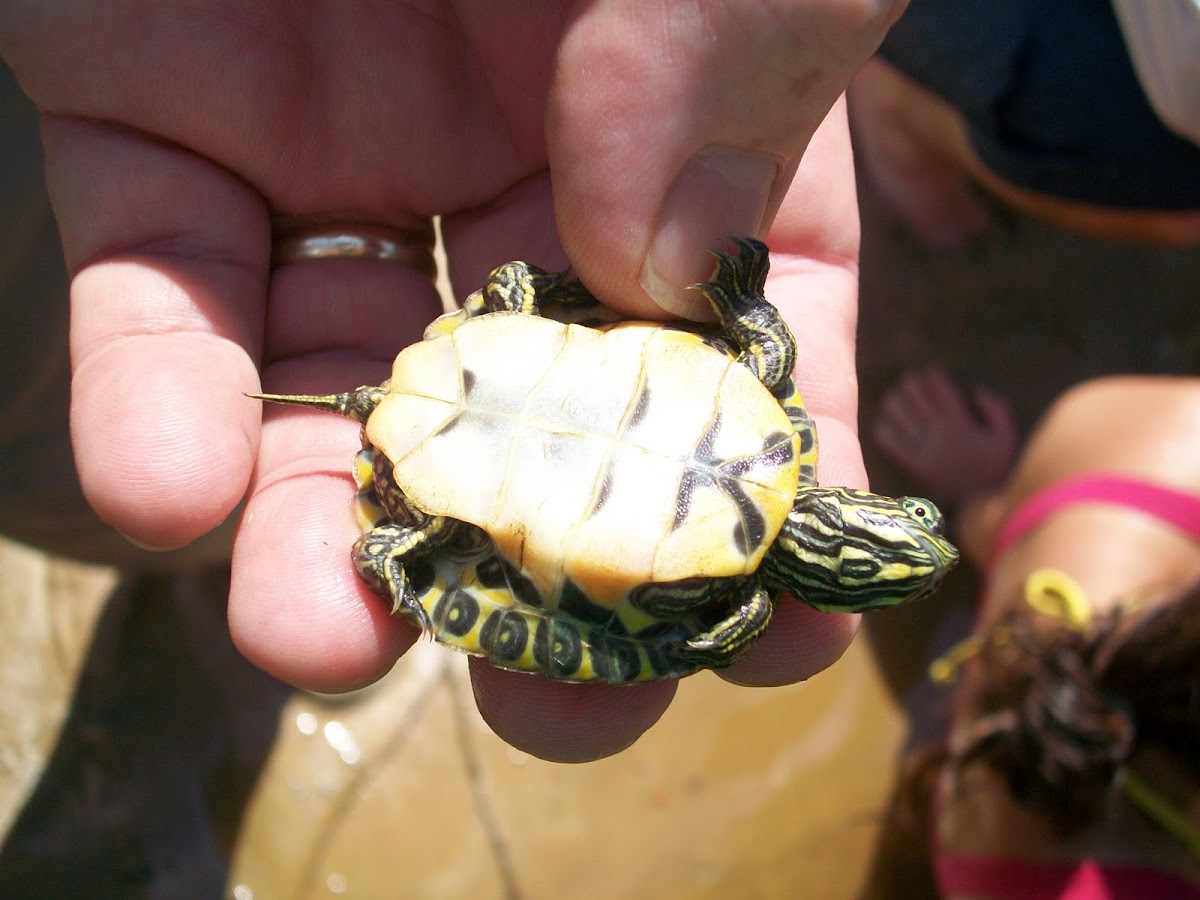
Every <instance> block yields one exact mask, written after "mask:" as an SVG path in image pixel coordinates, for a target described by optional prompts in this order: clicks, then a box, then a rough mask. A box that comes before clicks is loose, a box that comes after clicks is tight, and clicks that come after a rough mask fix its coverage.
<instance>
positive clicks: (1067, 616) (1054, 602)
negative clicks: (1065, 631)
mask: <svg viewBox="0 0 1200 900" xmlns="http://www.w3.org/2000/svg"><path fill="white" fill-rule="evenodd" d="M1025 602H1026V603H1028V604H1029V605H1030V606H1031V607H1032V608H1033V609H1035V610H1036V611H1037V612H1040V613H1041V614H1042V615H1044V616H1051V617H1052V618H1055V619H1061V620H1062V621H1063V622H1064V623H1065V624H1066V625H1067V626H1068V627H1069V628H1072V629H1074V630H1075V631H1083V630H1084V629H1085V628H1087V627H1088V625H1089V624H1090V623H1091V621H1092V605H1091V604H1090V603H1089V602H1088V598H1087V594H1086V593H1084V590H1083V588H1081V587H1080V586H1079V582H1078V581H1076V580H1075V579H1074V578H1072V577H1071V576H1070V575H1068V574H1067V573H1066V572H1061V571H1059V570H1058V569H1037V570H1036V571H1033V572H1030V573H1029V575H1028V576H1027V577H1026V578H1025Z"/></svg>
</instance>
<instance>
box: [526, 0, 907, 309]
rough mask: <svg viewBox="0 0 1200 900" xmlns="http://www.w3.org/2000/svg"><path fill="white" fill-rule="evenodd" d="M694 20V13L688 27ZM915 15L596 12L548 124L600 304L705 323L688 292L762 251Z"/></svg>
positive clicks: (568, 212) (865, 8)
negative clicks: (815, 150)
mask: <svg viewBox="0 0 1200 900" xmlns="http://www.w3.org/2000/svg"><path fill="white" fill-rule="evenodd" d="M682 9H686V10H687V12H686V13H684V12H681V10H682ZM902 9H903V2H902V0H875V2H872V0H791V2H774V3H770V2H765V0H762V2H749V0H745V2H738V3H730V2H719V0H697V2H693V3H690V4H687V5H686V7H681V6H680V5H679V4H672V3H645V2H641V0H615V2H606V3H598V2H597V3H587V4H583V5H582V7H581V9H580V12H579V13H578V14H577V15H576V17H575V18H574V19H573V20H572V22H571V23H570V24H569V25H568V27H567V29H566V31H565V33H564V36H563V40H562V43H561V45H560V50H559V54H558V58H557V63H556V65H557V68H556V71H555V73H554V79H553V83H552V87H551V93H550V102H549V109H548V118H547V142H548V150H549V161H550V171H551V173H552V180H553V187H554V198H555V213H556V216H557V220H558V230H559V235H560V237H561V239H562V243H563V248H564V250H565V251H566V253H567V256H568V257H569V258H570V260H571V262H572V265H573V266H574V269H575V271H576V274H578V275H579V276H580V277H581V278H582V279H583V280H584V281H585V282H586V283H587V284H588V286H589V288H591V290H592V291H593V292H594V293H596V294H597V295H598V296H599V297H601V299H603V300H605V301H606V302H608V303H610V304H612V305H613V306H616V307H617V308H619V309H621V310H622V311H624V312H627V313H630V314H635V315H648V316H653V315H656V314H657V316H659V317H661V316H662V315H663V314H664V312H666V313H670V314H676V315H685V316H693V317H694V316H696V315H697V314H699V315H704V314H705V312H704V307H703V302H702V301H699V298H696V297H694V296H691V295H692V294H694V292H685V290H684V289H685V288H686V286H687V285H689V284H692V283H694V282H696V281H702V280H704V279H705V278H706V277H708V275H709V273H710V272H711V270H712V260H711V259H710V258H708V257H707V255H706V254H704V252H703V251H704V250H705V249H706V248H709V247H716V246H720V245H721V243H722V241H723V239H724V238H726V237H729V236H731V235H762V234H765V232H766V230H767V228H768V226H769V225H770V223H771V221H772V220H773V218H774V216H775V212H776V211H777V210H778V208H779V205H780V203H781V202H782V200H783V197H784V195H785V194H786V192H787V188H788V185H789V184H790V182H791V179H792V176H793V174H794V173H795V171H796V167H797V165H798V164H799V161H800V157H801V156H802V155H803V153H804V150H805V148H806V147H807V145H808V142H809V139H810V138H811V137H812V134H813V132H814V131H815V130H816V128H817V126H818V125H819V124H820V123H821V121H822V119H823V118H824V116H825V114H826V113H827V112H828V111H829V109H830V107H831V106H832V105H833V104H834V102H835V101H836V100H837V98H838V96H839V95H840V94H841V92H842V90H843V89H844V88H845V86H846V84H847V83H848V82H849V80H850V78H851V77H852V76H853V75H854V73H855V71H857V69H858V68H859V66H861V65H862V63H863V62H865V60H866V59H867V58H868V57H869V56H870V54H871V53H872V52H874V50H875V49H876V47H877V46H878V44H879V42H880V41H881V40H882V38H883V35H884V33H885V32H886V30H887V28H888V27H889V25H890V24H891V23H892V22H893V21H894V20H895V18H896V17H897V16H898V15H899V13H900V11H901V10H902Z"/></svg>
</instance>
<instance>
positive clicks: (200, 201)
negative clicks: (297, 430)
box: [43, 116, 270, 547]
mask: <svg viewBox="0 0 1200 900" xmlns="http://www.w3.org/2000/svg"><path fill="white" fill-rule="evenodd" d="M43 142H44V144H45V150H46V168H47V181H48V186H49V191H50V197H51V201H52V203H53V206H54V211H55V215H56V217H57V219H58V224H59V230H60V233H61V236H62V241H63V248H64V252H65V254H66V260H67V265H68V268H69V270H70V272H71V273H72V283H71V334H70V344H71V363H72V369H73V375H72V389H71V434H72V441H73V444H74V450H75V458H76V461H77V465H78V469H79V479H80V483H81V485H82V486H83V490H84V493H85V495H86V496H87V499H88V501H89V502H90V503H91V505H92V506H93V507H94V508H95V509H96V511H97V512H98V513H99V514H100V516H101V517H102V518H103V519H105V520H106V521H107V522H109V523H110V524H111V525H113V526H114V527H115V528H116V529H117V530H119V531H121V532H123V533H124V534H126V535H128V536H130V537H132V538H134V539H135V540H137V541H139V542H141V543H143V544H146V545H151V546H155V547H176V546H180V545H183V544H186V543H188V542H189V541H192V540H194V539H195V538H197V537H199V536H200V535H202V534H204V533H205V532H207V531H208V530H210V529H211V528H213V527H215V526H216V525H218V524H219V523H220V522H221V521H222V520H223V519H224V518H225V517H226V516H227V515H228V514H229V512H230V511H231V510H232V509H233V508H234V506H235V505H236V503H237V502H238V500H239V499H240V498H241V496H242V494H243V492H244V491H245V488H246V484H247V481H248V479H249V475H250V470H251V466H252V464H253V459H254V454H255V452H256V450H257V448H258V436H259V435H258V416H257V410H256V409H255V408H254V407H253V405H251V406H249V407H247V405H246V404H245V403H244V402H243V401H244V398H243V397H242V396H241V392H242V391H244V390H247V389H253V387H254V385H255V383H256V381H257V378H256V372H255V361H256V357H257V352H258V347H259V345H260V344H261V336H262V317H263V304H264V299H265V296H266V290H265V286H266V274H267V259H268V253H269V233H270V232H269V224H268V219H267V214H266V209H265V207H264V205H263V203H262V201H261V200H260V198H259V197H258V196H257V195H256V194H255V193H254V192H253V191H251V190H250V189H249V188H248V187H247V186H246V185H244V184H243V183H241V182H240V181H238V180H237V179H236V178H233V177H232V176H230V175H229V173H227V172H225V171H224V170H222V169H220V168H219V167H216V166H214V165H212V164H210V163H208V162H207V161H205V160H203V159H200V158H199V157H196V156H194V155H193V154H191V153H188V152H187V151H184V150H181V149H179V148H176V147H172V146H169V145H166V144H162V143H158V142H153V141H149V140H146V139H144V138H142V137H141V136H139V135H137V134H135V133H132V132H129V131H126V130H123V129H120V128H115V127H111V126H106V125H101V124H98V123H94V122H84V121H80V120H72V119H61V118H56V117H53V116H50V117H47V118H46V119H45V120H44V123H43Z"/></svg>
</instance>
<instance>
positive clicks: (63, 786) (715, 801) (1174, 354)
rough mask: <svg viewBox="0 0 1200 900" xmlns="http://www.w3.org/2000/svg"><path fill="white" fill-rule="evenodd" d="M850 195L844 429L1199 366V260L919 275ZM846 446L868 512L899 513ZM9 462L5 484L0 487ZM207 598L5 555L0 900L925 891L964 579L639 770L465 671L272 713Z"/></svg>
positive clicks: (915, 251)
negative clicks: (900, 777)
mask: <svg viewBox="0 0 1200 900" xmlns="http://www.w3.org/2000/svg"><path fill="white" fill-rule="evenodd" d="M9 101H11V102H16V101H12V99H11V96H10V97H9ZM7 158H8V159H9V165H10V166H12V165H23V166H26V167H28V165H29V161H28V160H27V159H23V158H21V157H19V156H12V155H10V156H8V157H7ZM8 174H9V175H10V176H12V175H13V174H14V173H12V172H11V171H10V172H9V173H8ZM22 177H23V178H24V179H25V181H26V183H28V182H29V180H30V179H32V178H33V175H32V173H31V172H28V171H27V172H25V173H24V174H23V176H22ZM861 194H862V207H863V218H864V240H863V257H862V273H863V278H862V314H861V322H860V339H859V370H860V377H861V390H862V416H863V421H869V417H870V416H871V414H872V411H873V409H874V407H875V405H876V403H877V402H878V398H879V396H880V393H881V391H882V390H884V389H885V388H886V387H887V386H888V385H889V384H890V383H891V382H892V381H893V380H894V379H895V378H896V376H897V374H898V373H899V372H900V371H902V370H903V369H904V368H906V367H908V366H911V365H914V364H919V363H922V362H925V361H931V360H933V361H939V362H942V363H945V364H946V365H948V366H950V367H951V368H952V369H953V370H954V371H956V372H957V373H958V374H959V375H960V376H961V377H962V378H963V379H964V380H965V381H968V382H975V381H977V382H982V383H986V384H988V385H990V386H992V387H993V388H996V389H998V390H999V391H1001V392H1002V393H1004V394H1005V395H1006V396H1008V397H1009V398H1011V399H1012V400H1013V402H1014V403H1015V404H1016V407H1017V411H1018V414H1019V418H1020V420H1021V422H1022V424H1023V425H1024V426H1025V427H1028V426H1029V425H1030V424H1031V423H1032V422H1033V421H1034V420H1035V418H1036V416H1037V415H1038V413H1039V412H1040V411H1041V410H1042V409H1044V408H1045V407H1046V405H1047V404H1048V403H1049V402H1050V401H1051V399H1052V398H1053V397H1054V396H1055V395H1056V394H1058V393H1059V392H1060V391H1061V390H1062V389H1063V388H1064V387H1066V386H1068V385H1070V384H1072V383H1074V382H1077V381H1079V380H1082V379H1085V378H1088V377H1092V376H1096V375H1101V374H1105V373H1114V372H1131V371H1138V372H1146V371H1156V372H1193V373H1194V372H1196V371H1197V361H1198V358H1200V352H1198V351H1200V302H1198V300H1200V251H1194V250H1193V251H1169V250H1158V249H1150V248H1144V247H1129V246H1114V245H1109V244H1103V243H1099V242H1095V241H1091V240H1087V239H1083V238H1078V237H1074V236H1071V235H1068V234H1064V233H1061V232H1057V231H1055V230H1053V229H1051V228H1048V227H1046V226H1043V225H1040V224H1038V223H1035V222H1031V221H1028V220H1025V219H1019V218H1012V217H1008V218H1006V220H1005V227H1004V228H1003V229H1002V230H1001V231H1000V232H998V233H997V234H996V235H995V236H993V237H992V238H991V239H989V240H988V241H986V242H984V243H982V244H980V245H979V246H978V247H976V248H974V249H973V250H972V251H971V252H970V253H967V254H962V255H959V256H947V255H939V254H935V253H931V252H929V251H927V250H925V249H923V248H922V247H920V246H919V245H918V244H916V243H915V242H914V241H913V240H912V239H911V238H910V237H909V235H908V234H907V233H906V232H905V231H904V230H903V228H901V227H900V225H899V223H898V222H897V221H896V220H895V219H894V218H893V217H892V216H891V215H890V214H889V213H888V212H887V211H886V210H885V209H883V208H882V207H881V206H880V203H879V201H878V200H877V199H876V197H875V196H874V195H873V193H872V191H871V189H870V185H869V184H864V185H863V186H862V190H861ZM22 215H23V216H25V217H26V218H25V220H24V221H25V223H26V225H27V226H28V227H27V228H26V232H27V233H28V234H36V235H41V237H40V238H39V240H41V241H43V244H40V245H38V246H37V247H36V249H37V258H38V259H41V258H43V257H45V256H46V255H47V254H49V256H50V257H51V259H53V256H54V254H53V253H52V252H50V251H48V250H47V248H46V246H45V245H44V241H45V239H46V238H45V234H46V233H47V232H46V231H45V228H44V224H45V222H46V221H48V220H47V218H46V211H45V208H44V198H43V200H42V205H41V206H37V205H36V204H35V205H33V206H26V207H22ZM39 223H40V224H39ZM14 246H15V247H16V248H22V253H26V252H27V251H28V249H29V246H30V244H29V241H26V242H25V243H24V244H22V243H20V242H17V243H16V244H15V245H14V244H13V243H12V242H10V243H9V244H8V248H9V249H8V250H7V251H5V252H4V256H6V257H7V258H5V259H4V260H3V262H4V266H3V269H2V271H3V272H4V273H5V274H6V281H5V282H4V283H3V285H0V288H2V289H4V290H6V291H7V290H22V291H26V292H28V293H29V295H30V296H31V298H35V299H36V298H38V296H39V294H44V293H45V292H46V291H48V290H49V291H54V290H58V291H61V289H62V285H63V283H64V282H63V276H62V273H61V272H54V271H50V269H45V270H44V271H42V270H39V271H41V274H40V275H39V274H38V273H37V272H34V273H32V274H31V273H30V272H29V271H27V270H26V269H24V268H23V266H22V262H23V260H27V259H30V258H33V257H31V256H28V255H24V256H20V257H17V256H16V255H15V253H14V250H13V248H14ZM14 273H15V274H14ZM39 278H40V280H39ZM47 285H49V286H50V287H47ZM57 299H59V300H60V299H61V298H57ZM58 373H59V377H65V368H61V367H60V369H59V370H58ZM10 377H12V376H11V374H10ZM60 412H61V411H60ZM1120 424H1121V423H1120V422H1119V421H1114V423H1113V425H1114V439H1119V436H1120V431H1119V428H1120ZM866 449H867V453H868V462H869V469H870V471H871V473H872V479H873V483H874V486H875V487H876V488H877V489H881V490H885V491H889V492H894V493H900V492H904V491H907V490H910V489H911V486H910V485H906V484H905V483H904V481H903V479H902V478H900V477H899V475H898V474H897V473H896V472H894V471H891V470H889V468H888V467H887V465H886V464H885V463H884V462H883V461H882V460H881V459H879V458H878V457H877V455H876V454H875V453H874V452H873V449H872V448H871V446H870V444H869V442H868V444H867V448H866ZM10 462H11V461H9V460H3V459H0V470H3V469H4V468H5V466H8V469H7V471H4V472H3V475H4V477H5V478H8V479H15V478H17V477H18V474H15V473H14V472H13V471H12V468H11V464H10ZM224 591H225V584H224V574H223V573H222V572H220V571H214V572H208V573H199V574H195V573H194V574H191V575H187V576H179V577H174V578H172V577H163V576H158V577H150V576H145V577H126V578H120V577H118V575H117V574H116V573H114V572H113V571H112V570H109V569H105V568H103V567H89V566H83V565H80V564H78V563H72V562H65V561H61V560H58V559H56V558H53V557H49V556H46V555H45V554H42V553H38V552H35V551H31V550H29V549H28V548H26V547H24V546H22V545H19V544H15V543H11V542H7V543H4V544H3V545H2V546H0V619H2V621H3V622H4V623H5V630H4V640H5V643H6V647H5V652H4V653H3V654H0V686H2V688H3V694H2V696H4V697H5V698H6V700H5V702H4V703H3V704H0V829H3V830H4V832H5V833H6V837H5V839H4V842H3V847H2V848H0V895H3V896H21V897H42V896H46V897H51V896H68V895H83V894H86V895H87V896H92V897H159V896H162V897H192V896H194V897H211V896H219V895H221V894H222V893H226V894H229V895H232V896H235V897H238V898H239V900H248V898H250V897H256V898H264V897H317V896H327V895H330V894H333V895H347V896H361V897H378V896H416V897H434V896H439V897H467V896H470V897H522V898H530V900H535V898H542V897H551V896H575V897H592V896H595V897H600V896H616V895H620V896H637V895H653V896H664V897H670V896H689V897H709V896H711V897H716V896H725V895H727V894H729V893H730V892H731V891H735V890H736V891H737V892H738V893H739V894H741V895H742V896H757V897H782V896H793V895H795V892H796V890H797V889H798V887H800V886H802V887H803V890H804V894H805V895H806V896H811V897H816V898H833V900H836V898H850V897H890V896H900V895H903V896H908V897H919V896H922V895H923V894H925V893H927V892H928V890H929V885H928V883H927V882H926V881H924V880H922V874H921V871H920V865H919V857H920V855H921V850H922V843H921V840H920V835H919V834H916V833H913V832H906V831H905V830H904V829H903V828H902V827H900V825H898V824H896V819H895V818H894V817H893V818H889V817H888V811H889V808H890V806H891V804H892V799H893V797H892V795H893V790H894V787H895V771H896V765H897V763H898V761H899V759H900V757H901V755H902V754H903V753H904V751H905V750H906V748H908V747H909V746H911V745H912V744H914V743H920V742H921V741H923V740H926V739H928V738H929V737H930V736H932V735H936V733H937V729H938V727H939V723H940V715H941V712H942V710H943V708H944V703H945V699H946V698H945V696H944V695H942V694H940V693H939V692H938V691H935V690H933V689H932V688H931V687H930V686H929V685H928V683H927V681H926V680H925V678H924V675H923V673H924V668H925V666H926V664H927V662H928V660H929V659H930V658H931V657H932V656H934V655H936V653H937V652H938V651H939V649H941V648H943V647H945V646H946V645H947V644H948V643H949V642H950V641H951V640H953V639H954V637H955V636H957V635H958V634H960V633H961V632H962V629H963V627H964V623H965V622H967V621H969V616H970V605H971V598H972V596H973V594H974V585H973V584H972V577H971V575H970V573H968V572H965V571H964V572H960V573H958V574H956V575H955V576H954V578H953V579H952V581H951V582H950V583H949V584H948V585H947V587H946V589H945V590H944V591H943V592H942V593H941V594H940V595H939V596H938V597H937V598H935V599H933V600H931V601H928V602H924V603H922V604H919V605H918V606H916V607H914V608H905V609H901V610H897V611H894V612H888V613H879V614H875V615H873V616H871V617H870V620H869V624H868V626H867V628H866V631H865V635H864V638H863V639H861V640H859V641H858V642H856V645H855V647H854V648H853V649H852V650H851V651H850V653H848V654H847V656H846V657H845V658H844V659H843V660H842V661H840V662H839V663H838V664H837V665H835V666H834V667H833V668H832V669H831V670H830V671H829V672H827V673H825V674H823V675H822V676H820V677H819V678H816V679H813V680H812V681H811V682H810V683H808V684H804V685H796V686H793V687H790V688H783V689H772V690H762V691H751V690H746V689H738V688H732V687H730V686H728V685H726V684H724V683H722V682H720V681H719V680H718V679H716V678H715V677H712V676H710V675H707V674H704V675H700V676H697V677H695V678H693V679H689V680H688V681H687V682H685V684H684V685H683V686H682V689H681V692H680V696H679V700H678V702H677V703H676V704H675V706H674V707H673V708H672V710H671V712H670V713H668V715H667V716H666V717H665V718H664V720H663V721H662V722H661V723H659V725H658V726H656V727H655V728H654V729H652V730H651V732H650V733H649V734H648V735H647V736H646V737H645V738H644V739H643V740H642V741H640V742H639V743H638V744H637V745H635V746H634V747H633V748H631V749H630V750H629V751H627V752H626V753H623V754H621V755H620V756H618V757H615V758H613V759H610V760H605V761H602V762H599V763H594V764H591V765H588V766H575V767H567V766H555V765H551V764H548V763H543V762H541V761H538V760H534V759H531V758H529V757H527V756H525V755H524V754H520V753H518V752H516V751H514V750H512V749H511V748H508V747H507V746H505V745H504V744H503V743H501V742H500V741H499V740H497V739H496V738H495V737H494V736H492V735H491V734H490V733H489V732H488V731H487V729H486V728H485V727H484V726H483V724H482V722H481V721H480V720H479V718H478V715H477V714H476V713H475V711H474V707H473V704H472V703H471V701H470V689H469V685H468V684H467V683H466V681H465V680H464V676H463V667H462V665H461V663H462V660H461V659H460V658H458V657H456V656H454V655H452V654H449V653H447V652H445V651H443V650H441V649H439V648H433V647H428V646H423V647H421V648H419V649H418V650H417V651H414V652H413V653H411V654H410V655H409V656H408V657H406V659H405V660H404V661H403V662H402V663H401V664H400V665H399V666H398V667H397V669H396V670H395V672H394V673H393V674H392V675H391V676H389V677H388V678H387V679H385V680H384V681H383V682H381V683H380V684H378V685H376V686H374V687H372V688H370V689H368V690H366V691H363V692H360V693H359V694H356V695H351V696H348V697H342V698H330V697H316V696H311V695H306V694H295V693H293V692H290V691H288V690H287V689H286V688H284V687H283V686H282V685H278V684H276V683H275V682H273V681H272V680H271V679H269V678H267V677H266V676H263V675H261V674H259V673H257V672H255V671H254V670H253V669H251V668H250V667H249V666H248V665H246V664H245V663H244V662H242V661H241V660H240V658H239V657H237V655H236V653H235V652H234V651H233V649H232V646H231V644H230V643H229V641H228V637H227V635H226V633H225V631H224V626H223V615H224V608H223V607H224ZM228 859H231V860H232V863H231V864H228V865H227V860H228Z"/></svg>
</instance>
